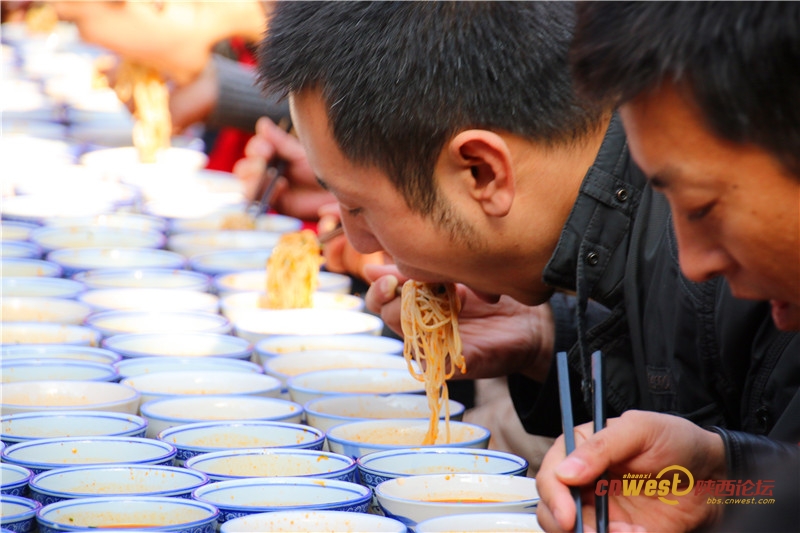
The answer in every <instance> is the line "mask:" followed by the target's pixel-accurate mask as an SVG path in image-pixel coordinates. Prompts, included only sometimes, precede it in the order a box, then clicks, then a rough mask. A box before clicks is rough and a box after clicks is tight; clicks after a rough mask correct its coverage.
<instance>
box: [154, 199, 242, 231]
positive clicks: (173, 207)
mask: <svg viewBox="0 0 800 533" xmlns="http://www.w3.org/2000/svg"><path fill="white" fill-rule="evenodd" d="M144 195H145V198H146V199H147V201H145V203H144V205H143V206H142V212H143V213H145V214H148V215H150V216H155V217H159V218H163V219H164V220H167V221H168V223H169V224H170V225H172V223H173V222H174V221H175V220H181V219H187V218H188V219H195V218H200V217H205V216H209V215H213V214H214V213H219V212H221V211H226V210H230V209H231V208H236V209H238V210H240V211H244V210H245V208H246V207H247V202H246V201H245V198H244V195H243V194H241V193H237V194H234V195H227V194H222V195H219V194H212V193H207V192H195V193H194V194H193V195H191V196H189V195H187V194H183V193H178V194H176V195H174V196H171V197H164V196H163V195H159V194H157V193H156V195H155V196H153V195H152V191H145V193H144Z"/></svg>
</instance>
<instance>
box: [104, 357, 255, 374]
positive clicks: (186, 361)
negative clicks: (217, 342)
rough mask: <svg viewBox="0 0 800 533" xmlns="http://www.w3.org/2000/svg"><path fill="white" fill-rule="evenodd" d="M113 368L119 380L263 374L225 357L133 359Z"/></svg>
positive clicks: (251, 366)
mask: <svg viewBox="0 0 800 533" xmlns="http://www.w3.org/2000/svg"><path fill="white" fill-rule="evenodd" d="M114 368H116V369H117V373H118V374H119V376H120V379H125V378H130V377H135V376H141V375H144V374H155V373H156V372H175V371H183V370H202V371H223V372H249V373H252V374H263V373H264V369H263V368H261V367H260V366H258V365H257V364H255V363H251V362H250V361H244V360H242V359H231V358H226V357H135V358H133V359H125V360H124V361H120V362H118V363H115V364H114Z"/></svg>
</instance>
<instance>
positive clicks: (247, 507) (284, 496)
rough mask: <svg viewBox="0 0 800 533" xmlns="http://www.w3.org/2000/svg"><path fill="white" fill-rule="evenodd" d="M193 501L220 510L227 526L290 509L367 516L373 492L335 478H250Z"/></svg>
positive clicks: (200, 492) (201, 491) (212, 487)
mask: <svg viewBox="0 0 800 533" xmlns="http://www.w3.org/2000/svg"><path fill="white" fill-rule="evenodd" d="M192 498H194V499H195V500H198V501H201V502H206V503H210V504H211V505H215V506H216V507H217V508H219V510H220V517H219V522H220V523H224V522H227V521H228V520H232V519H235V518H239V517H241V516H247V515H249V514H257V513H266V512H273V511H284V510H289V509H296V510H320V509H325V510H331V511H348V512H355V513H366V512H367V508H368V505H369V502H370V500H371V499H372V490H371V489H369V488H367V487H364V486H363V485H358V484H357V483H352V482H348V481H337V480H333V479H329V480H326V481H325V482H324V483H320V482H319V481H318V480H313V479H308V478H302V477H282V478H250V479H235V480H230V481H219V482H217V483H212V484H209V485H206V486H203V487H200V488H198V489H197V490H195V491H194V492H193V493H192Z"/></svg>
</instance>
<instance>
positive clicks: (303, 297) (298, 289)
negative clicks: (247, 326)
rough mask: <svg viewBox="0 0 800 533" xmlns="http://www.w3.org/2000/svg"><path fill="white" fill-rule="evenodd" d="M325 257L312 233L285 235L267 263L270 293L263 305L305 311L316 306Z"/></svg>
mask: <svg viewBox="0 0 800 533" xmlns="http://www.w3.org/2000/svg"><path fill="white" fill-rule="evenodd" d="M322 261H323V259H322V255H321V249H320V245H319V241H318V240H317V236H316V235H315V234H314V232H313V231H311V230H307V229H306V230H302V231H296V232H292V233H286V234H284V235H282V236H281V238H280V240H279V241H278V244H277V245H275V248H274V249H273V250H272V254H271V255H270V256H269V259H268V260H267V293H266V294H265V295H263V296H262V298H261V299H260V301H259V306H260V307H264V308H267V309H301V308H308V307H311V306H312V305H313V295H314V291H316V290H317V286H318V285H319V267H320V266H321V265H322Z"/></svg>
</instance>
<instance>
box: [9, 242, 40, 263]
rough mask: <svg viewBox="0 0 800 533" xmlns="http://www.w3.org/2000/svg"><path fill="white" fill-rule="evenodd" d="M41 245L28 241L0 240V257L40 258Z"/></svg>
mask: <svg viewBox="0 0 800 533" xmlns="http://www.w3.org/2000/svg"><path fill="white" fill-rule="evenodd" d="M42 251H43V250H42V247H41V246H39V245H38V244H36V243H35V242H28V241H0V257H10V258H18V259H40V258H41V257H42Z"/></svg>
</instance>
